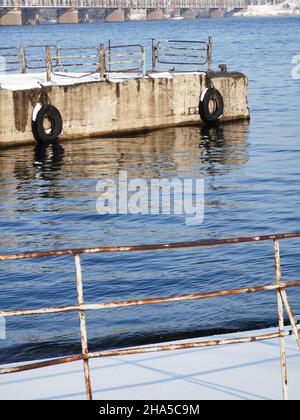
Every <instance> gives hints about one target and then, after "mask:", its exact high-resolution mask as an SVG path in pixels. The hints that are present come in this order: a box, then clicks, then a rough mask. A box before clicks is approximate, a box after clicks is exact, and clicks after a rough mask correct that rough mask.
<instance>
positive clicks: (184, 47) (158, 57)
mask: <svg viewBox="0 0 300 420" xmlns="http://www.w3.org/2000/svg"><path fill="white" fill-rule="evenodd" d="M201 46H203V47H202V48H201ZM200 52H201V53H202V54H200ZM203 52H205V54H203ZM196 53H198V54H196ZM187 59H189V61H187ZM159 64H162V65H175V66H197V67H202V66H205V65H206V64H207V67H208V71H210V70H211V69H212V37H209V38H208V41H207V42H204V41H183V40H162V41H157V40H156V39H152V70H153V71H157V67H158V65H159ZM174 70H176V68H175V69H174Z"/></svg>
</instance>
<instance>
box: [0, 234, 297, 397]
mask: <svg viewBox="0 0 300 420" xmlns="http://www.w3.org/2000/svg"><path fill="white" fill-rule="evenodd" d="M292 238H300V233H289V234H281V235H270V236H254V237H247V238H232V239H216V240H208V241H199V242H181V243H172V244H158V245H144V246H127V247H103V248H93V249H67V250H59V251H48V252H34V253H27V254H13V255H12V254H10V255H0V261H2V262H3V263H4V262H5V261H13V260H22V259H33V258H46V257H48V258H50V257H59V256H67V255H70V256H73V258H74V263H75V270H76V286H77V297H78V304H77V305H73V306H64V307H47V308H39V309H30V310H5V311H3V310H2V311H0V316H1V317H4V318H8V317H16V316H37V315H45V314H55V313H67V312H78V313H79V319H80V336H81V346H82V353H81V354H77V355H74V356H67V357H60V358H57V359H51V360H46V361H43V362H36V363H30V364H23V365H19V366H16V367H9V368H5V367H3V368H0V375H5V374H12V373H17V372H25V371H29V370H33V369H40V368H44V367H49V366H55V365H61V364H65V363H71V362H75V361H80V360H81V361H83V366H84V374H85V386H86V394H87V399H89V400H91V399H92V386H91V373H90V365H89V361H90V359H95V358H101V357H114V356H116V357H117V356H124V355H133V354H144V353H153V352H159V351H172V350H180V349H191V348H203V347H213V346H220V345H231V344H240V343H252V342H260V341H265V340H272V339H276V338H278V339H279V342H280V358H281V370H282V391H283V399H284V400H287V399H288V381H287V358H286V350H285V337H286V336H288V335H290V334H291V332H290V331H286V329H285V324H284V307H285V309H286V311H287V314H288V318H289V321H290V324H291V327H292V333H293V334H294V335H295V338H296V342H297V344H298V346H299V349H300V336H299V331H298V326H297V318H296V317H295V316H294V314H293V311H292V308H291V306H290V303H289V300H288V296H287V292H286V290H287V289H289V288H294V287H300V280H295V281H289V282H287V281H282V275H281V265H280V249H279V241H280V240H281V239H292ZM261 241H273V242H274V259H275V279H274V282H273V283H272V284H268V285H260V286H255V287H246V288H242V289H234V290H221V291H216V292H209V293H194V294H190V295H178V296H169V297H159V298H153V299H138V300H131V301H122V302H109V303H91V304H87V303H85V300H84V293H83V274H82V267H81V256H82V255H86V254H89V255H90V254H100V253H123V252H143V251H144V252H146V251H158V250H161V251H163V250H171V249H173V250H175V249H188V248H199V247H210V248H211V247H215V246H221V245H224V246H225V245H230V244H241V243H251V242H252V243H253V242H256V243H257V242H261ZM211 252H213V250H211ZM271 291H273V292H276V295H277V313H278V332H276V333H270V334H260V335H256V336H254V337H240V338H234V339H223V340H208V341H199V342H193V343H185V344H171V345H159V346H149V347H137V348H131V349H120V350H110V351H100V352H94V353H91V352H89V347H88V336H87V325H86V315H85V313H86V311H90V310H105V309H112V308H122V307H135V306H140V305H153V304H160V303H167V302H180V301H193V300H202V299H209V298H216V297H224V296H233V295H244V294H248V293H259V292H260V293H262V292H271ZM199 397H201V396H199Z"/></svg>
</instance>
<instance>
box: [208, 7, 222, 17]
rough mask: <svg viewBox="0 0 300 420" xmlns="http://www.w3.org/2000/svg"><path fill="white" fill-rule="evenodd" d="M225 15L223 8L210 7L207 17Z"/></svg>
mask: <svg viewBox="0 0 300 420" xmlns="http://www.w3.org/2000/svg"><path fill="white" fill-rule="evenodd" d="M224 16H225V12H224V10H223V9H210V11H209V17H210V18H223V17H224Z"/></svg>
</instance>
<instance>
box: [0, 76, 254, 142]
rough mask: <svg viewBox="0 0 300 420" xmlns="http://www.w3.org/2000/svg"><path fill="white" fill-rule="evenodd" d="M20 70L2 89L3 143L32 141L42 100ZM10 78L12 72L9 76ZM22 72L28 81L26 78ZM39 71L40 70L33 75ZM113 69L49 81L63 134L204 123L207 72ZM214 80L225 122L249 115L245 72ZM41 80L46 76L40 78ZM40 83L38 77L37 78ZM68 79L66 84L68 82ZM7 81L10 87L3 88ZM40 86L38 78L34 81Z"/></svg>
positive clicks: (71, 135) (100, 133)
mask: <svg viewBox="0 0 300 420" xmlns="http://www.w3.org/2000/svg"><path fill="white" fill-rule="evenodd" d="M29 76H30V75H23V76H22V75H18V78H17V80H16V83H19V86H20V88H19V87H17V86H18V85H15V86H14V85H13V84H12V86H11V88H10V87H9V83H8V85H7V84H5V83H3V81H2V80H1V77H0V83H1V85H2V88H1V89H0V114H1V115H3V116H5V118H1V120H0V146H5V145H17V144H22V143H34V142H35V140H34V138H33V134H32V115H33V110H34V108H35V107H36V105H37V104H38V103H41V101H42V100H41V98H42V97H43V96H42V95H41V89H40V88H32V87H30V85H29V84H28V88H27V89H24V88H23V86H26V77H29ZM5 77H6V80H7V77H8V76H5ZM22 77H24V82H22V80H21V79H22ZM35 77H36V76H35ZM135 77H136V76H134V75H133V76H132V77H131V78H130V76H128V75H127V76H124V75H110V81H100V80H98V81H97V80H95V81H90V82H88V81H86V82H84V79H80V80H81V82H79V81H78V79H74V82H73V83H72V79H71V80H70V79H66V78H64V77H61V78H60V80H59V78H58V79H57V80H55V81H54V84H53V85H52V86H49V87H47V92H48V96H49V99H50V101H51V103H52V105H54V106H55V107H56V108H57V109H58V110H59V111H60V113H61V115H62V118H63V122H64V131H63V134H62V136H61V138H62V139H76V138H83V137H97V136H106V135H116V134H122V133H133V132H141V131H145V130H151V129H157V128H163V127H171V126H180V125H187V124H188V125H189V124H193V125H199V126H200V125H203V122H202V121H201V118H200V115H199V103H200V98H201V95H202V93H203V91H204V90H205V89H206V88H207V80H206V74H205V73H181V74H170V73H161V74H160V73H158V74H153V75H150V76H149V77H146V78H135ZM211 77H212V80H213V83H214V85H215V87H216V89H218V90H219V91H220V92H221V94H222V96H223V98H224V116H223V118H222V121H223V122H226V121H237V120H246V119H249V116H250V114H249V108H248V103H247V85H248V81H247V78H246V76H244V75H243V74H241V73H226V74H224V73H213V74H211ZM42 82H43V81H42ZM35 83H36V80H35ZM66 83H68V84H66ZM5 86H6V88H5ZM35 86H37V83H36V84H35Z"/></svg>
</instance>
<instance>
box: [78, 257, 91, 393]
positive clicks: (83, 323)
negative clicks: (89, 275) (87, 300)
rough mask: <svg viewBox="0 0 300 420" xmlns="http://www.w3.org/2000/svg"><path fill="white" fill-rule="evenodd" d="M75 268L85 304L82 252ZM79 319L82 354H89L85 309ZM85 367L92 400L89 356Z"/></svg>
mask: <svg viewBox="0 0 300 420" xmlns="http://www.w3.org/2000/svg"><path fill="white" fill-rule="evenodd" d="M75 269H76V287H77V298H78V305H80V306H82V305H84V297H83V285H82V271H81V261H80V254H75ZM79 321H80V337H81V347H82V354H83V355H88V354H89V348H88V339H87V328H86V319H85V311H83V310H80V311H79ZM83 367H84V378H85V387H86V396H87V399H88V400H92V399H93V395H92V386H91V373H90V364H89V359H88V358H87V359H85V360H83Z"/></svg>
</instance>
